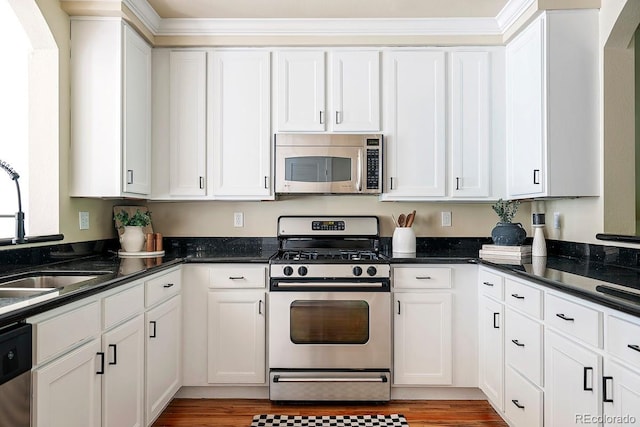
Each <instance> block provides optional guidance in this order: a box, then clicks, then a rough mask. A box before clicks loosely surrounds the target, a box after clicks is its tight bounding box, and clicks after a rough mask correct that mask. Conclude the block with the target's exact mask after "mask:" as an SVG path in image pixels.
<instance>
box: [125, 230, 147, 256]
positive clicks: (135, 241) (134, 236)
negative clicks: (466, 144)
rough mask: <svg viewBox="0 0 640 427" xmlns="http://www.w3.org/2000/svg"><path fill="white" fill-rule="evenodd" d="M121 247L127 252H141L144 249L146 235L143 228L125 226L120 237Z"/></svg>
mask: <svg viewBox="0 0 640 427" xmlns="http://www.w3.org/2000/svg"><path fill="white" fill-rule="evenodd" d="M120 246H122V250H123V251H125V252H140V251H141V250H142V248H143V247H144V233H143V232H142V227H139V226H125V227H124V233H122V234H121V235H120Z"/></svg>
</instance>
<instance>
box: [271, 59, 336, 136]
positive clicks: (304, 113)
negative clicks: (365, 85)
mask: <svg viewBox="0 0 640 427" xmlns="http://www.w3.org/2000/svg"><path fill="white" fill-rule="evenodd" d="M277 58H278V59H277V61H278V62H277V64H278V69H277V76H278V77H277V82H278V89H277V97H278V99H277V101H278V107H277V111H278V119H277V120H278V121H277V126H278V130H279V131H285V132H286V131H300V130H306V131H324V130H325V126H326V111H325V94H324V92H325V88H324V86H325V82H324V80H325V78H324V75H325V71H324V69H325V52H324V51H321V50H312V51H301V50H296V51H282V52H278V53H277Z"/></svg>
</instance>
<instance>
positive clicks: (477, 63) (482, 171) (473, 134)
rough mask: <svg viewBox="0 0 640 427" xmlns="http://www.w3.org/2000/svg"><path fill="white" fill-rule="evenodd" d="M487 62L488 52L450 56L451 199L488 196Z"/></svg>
mask: <svg viewBox="0 0 640 427" xmlns="http://www.w3.org/2000/svg"><path fill="white" fill-rule="evenodd" d="M490 60H491V59H490V53H489V52H452V53H451V54H450V64H451V68H450V76H451V79H450V85H451V89H450V90H451V100H450V102H449V111H450V120H449V124H450V126H451V130H450V138H451V173H450V175H449V176H450V177H451V186H452V188H451V196H452V197H488V196H489V191H490V175H489V167H490V161H489V153H490V150H491V148H490V142H489V132H490V124H491V121H490V120H491V103H490V98H489V93H490V92H489V90H490V87H491V81H490Z"/></svg>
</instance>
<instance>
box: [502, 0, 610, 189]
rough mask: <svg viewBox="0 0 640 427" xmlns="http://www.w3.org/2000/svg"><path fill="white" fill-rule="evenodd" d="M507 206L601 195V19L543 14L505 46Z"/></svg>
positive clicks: (590, 13) (584, 13)
mask: <svg viewBox="0 0 640 427" xmlns="http://www.w3.org/2000/svg"><path fill="white" fill-rule="evenodd" d="M506 61H507V68H506V69H507V111H506V117H507V192H508V196H509V197H510V198H524V197H571V196H597V195H598V178H599V166H598V139H599V125H598V123H599V110H598V105H599V83H598V81H599V80H598V69H599V68H598V11H597V10H570V11H565V10H557V11H547V12H545V13H543V14H542V15H540V17H538V18H537V19H536V20H535V21H534V22H533V23H532V24H530V25H529V26H528V27H527V28H526V29H525V30H523V31H522V32H521V33H520V34H519V35H518V36H516V38H514V39H513V40H512V41H511V42H510V43H509V45H508V46H507V53H506Z"/></svg>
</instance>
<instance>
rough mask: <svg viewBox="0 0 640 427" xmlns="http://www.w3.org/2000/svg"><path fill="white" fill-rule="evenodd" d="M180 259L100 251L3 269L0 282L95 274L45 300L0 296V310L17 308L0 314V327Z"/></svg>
mask: <svg viewBox="0 0 640 427" xmlns="http://www.w3.org/2000/svg"><path fill="white" fill-rule="evenodd" d="M182 262H183V259H182V258H180V257H176V256H172V255H170V256H164V257H156V258H119V257H118V256H117V255H115V254H103V255H90V256H86V257H79V258H76V259H71V260H65V261H59V262H54V263H48V264H43V265H34V266H31V267H28V268H20V269H16V270H14V271H11V272H5V273H4V274H2V275H0V283H2V282H7V281H10V280H14V279H19V278H21V277H25V276H28V275H33V273H38V274H40V273H43V274H45V275H46V274H51V275H55V274H56V273H58V274H59V273H61V272H68V273H70V274H83V273H84V274H87V275H89V274H90V275H95V276H97V277H96V278H94V279H91V280H88V281H83V282H80V283H78V284H77V285H71V286H68V287H65V288H63V289H60V290H58V291H57V295H53V297H52V298H48V299H45V300H41V299H42V298H27V297H23V298H21V299H14V298H7V299H5V298H0V313H1V312H2V308H3V307H6V306H7V305H9V304H11V305H13V306H14V307H17V308H16V309H15V310H14V309H11V310H10V311H6V312H4V313H1V314H0V327H2V326H4V325H8V324H11V323H15V322H19V321H22V320H24V319H26V318H27V317H30V316H33V315H36V314H38V313H42V312H44V311H48V310H51V309H54V308H56V307H60V306H62V305H65V304H68V303H70V302H73V301H76V300H79V299H82V298H86V297H87V296H90V295H94V294H96V293H99V292H103V291H106V290H108V289H112V288H114V287H117V286H120V285H123V284H125V283H128V282H130V281H132V280H136V279H139V278H142V277H145V276H147V275H150V274H153V273H156V272H159V271H162V270H164V269H167V268H170V267H173V266H176V265H179V264H181V263H182ZM14 304H15V305H14Z"/></svg>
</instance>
